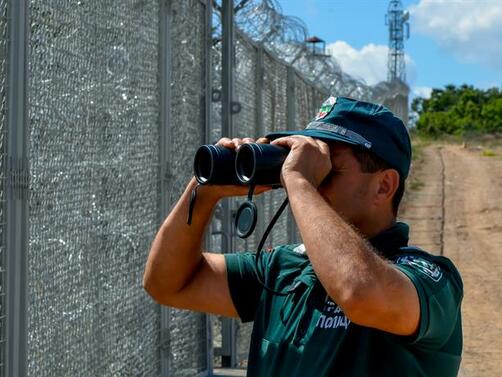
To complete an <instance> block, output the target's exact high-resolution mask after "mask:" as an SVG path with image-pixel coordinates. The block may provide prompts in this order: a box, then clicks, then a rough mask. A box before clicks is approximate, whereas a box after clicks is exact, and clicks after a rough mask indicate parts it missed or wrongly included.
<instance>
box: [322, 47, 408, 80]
mask: <svg viewBox="0 0 502 377" xmlns="http://www.w3.org/2000/svg"><path fill="white" fill-rule="evenodd" d="M326 50H327V52H328V53H329V54H330V55H332V56H333V57H334V58H335V59H336V60H337V61H338V63H339V64H340V67H341V68H342V70H343V71H344V72H346V73H348V74H349V75H351V76H355V77H357V78H362V79H364V81H366V83H367V84H369V85H375V84H376V83H378V82H380V81H386V80H387V55H388V47H387V46H385V45H376V44H373V43H370V44H368V45H366V46H363V47H362V48H361V49H360V50H358V49H355V48H354V47H352V46H351V45H349V44H348V43H347V42H345V41H336V42H335V43H331V44H329V45H328V46H327V47H326ZM405 64H406V75H407V81H408V83H410V84H413V82H414V81H415V79H416V65H415V62H413V60H412V59H411V58H410V57H409V56H408V55H405Z"/></svg>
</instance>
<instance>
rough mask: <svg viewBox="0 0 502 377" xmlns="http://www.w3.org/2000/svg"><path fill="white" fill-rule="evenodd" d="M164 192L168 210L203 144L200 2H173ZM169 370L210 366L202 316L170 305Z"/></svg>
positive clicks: (188, 371) (180, 372) (186, 372)
mask: <svg viewBox="0 0 502 377" xmlns="http://www.w3.org/2000/svg"><path fill="white" fill-rule="evenodd" d="M171 7H172V8H171V14H172V19H171V25H170V32H171V43H172V45H171V51H172V58H171V72H170V75H171V77H170V81H169V82H170V98H171V100H170V109H169V130H168V133H169V134H168V156H169V157H168V158H169V161H168V177H167V179H168V193H169V203H170V207H171V208H172V207H173V206H174V205H175V204H176V202H177V201H178V199H179V198H180V196H181V194H182V193H183V191H184V189H185V188H186V185H187V184H188V182H189V180H190V179H191V177H192V176H193V171H192V166H193V163H192V162H193V157H194V155H195V152H196V151H197V148H198V147H199V146H200V145H202V144H204V108H205V107H204V106H205V105H204V88H205V85H204V83H205V73H204V52H205V48H206V46H205V39H204V38H205V7H204V5H203V4H202V3H201V2H200V1H198V0H185V1H173V2H172V4H171ZM169 330H170V331H169V332H170V339H169V353H170V355H169V357H170V368H169V373H170V375H171V376H173V377H178V376H186V377H192V376H196V375H197V374H198V373H199V372H202V371H204V370H206V369H207V368H208V365H207V356H206V355H207V352H209V350H208V349H207V341H206V332H207V328H206V315H205V314H202V313H196V312H191V311H187V310H177V309H170V328H169Z"/></svg>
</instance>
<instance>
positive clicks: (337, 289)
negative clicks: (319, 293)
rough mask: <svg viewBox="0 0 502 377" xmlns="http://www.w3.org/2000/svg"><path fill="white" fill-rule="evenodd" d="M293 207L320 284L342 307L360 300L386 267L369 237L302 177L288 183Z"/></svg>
mask: <svg viewBox="0 0 502 377" xmlns="http://www.w3.org/2000/svg"><path fill="white" fill-rule="evenodd" d="M287 191H288V197H289V202H290V205H291V209H292V211H293V215H294V217H295V220H296V223H297V225H298V228H299V230H300V233H301V236H302V239H303V241H304V243H305V248H306V249H307V252H308V256H309V259H310V261H311V263H312V266H313V268H314V271H315V272H316V275H317V276H318V278H319V280H320V281H321V284H322V285H323V287H324V288H325V289H326V292H327V293H328V294H329V295H330V297H331V298H332V299H333V300H335V301H336V302H337V303H338V305H340V306H341V307H342V309H344V310H345V309H347V308H346V307H345V308H344V306H349V305H351V304H352V303H353V302H355V301H358V299H359V298H360V295H361V294H363V293H365V292H367V290H368V289H369V287H372V285H374V283H375V282H376V281H377V280H378V279H377V276H381V274H382V273H384V271H383V270H384V269H385V268H386V265H385V262H384V261H383V260H382V259H381V258H380V257H379V256H377V255H376V254H375V253H374V252H373V251H372V250H371V249H370V247H369V246H368V244H367V243H366V241H365V240H364V239H363V238H362V237H361V236H360V235H359V234H358V233H357V232H356V231H355V230H354V229H353V228H352V227H351V226H350V225H349V224H347V223H346V222H345V221H344V220H343V219H342V218H341V217H340V215H338V214H337V213H336V211H335V210H333V209H332V208H331V207H330V206H329V204H328V203H327V202H326V201H325V200H324V198H323V197H322V196H321V195H320V194H319V192H318V191H317V189H316V188H315V187H314V186H312V184H311V183H310V182H308V181H307V180H305V179H303V178H295V179H294V180H292V181H290V182H289V183H288V184H287Z"/></svg>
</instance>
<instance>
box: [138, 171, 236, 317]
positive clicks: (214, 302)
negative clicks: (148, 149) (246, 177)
mask: <svg viewBox="0 0 502 377" xmlns="http://www.w3.org/2000/svg"><path fill="white" fill-rule="evenodd" d="M195 186H196V181H195V179H194V178H193V179H192V180H191V181H190V183H189V184H188V186H187V188H186V189H185V192H184V193H183V195H182V196H181V198H180V200H179V201H178V203H177V204H176V206H175V207H174V208H173V210H172V211H171V213H170V214H169V216H168V217H167V219H166V220H165V221H164V223H163V224H162V226H161V228H160V229H159V231H158V233H157V235H156V237H155V239H154V241H153V243H152V247H151V250H150V254H149V256H148V260H147V263H146V267H145V272H144V276H143V286H144V288H145V290H146V291H147V292H148V293H149V294H150V296H152V298H153V299H155V301H157V302H158V303H159V304H162V305H169V306H174V307H178V308H183V309H190V310H197V311H204V312H211V313H216V314H221V315H226V316H236V310H235V308H234V306H233V303H232V300H231V298H230V293H229V290H228V285H227V280H226V268H225V260H224V257H223V255H221V254H212V253H202V252H201V248H202V238H203V234H204V231H205V229H206V227H207V226H208V224H209V221H210V219H211V215H212V211H213V208H214V206H215V205H216V204H217V202H218V197H217V196H215V195H214V194H212V193H211V192H210V191H208V190H206V189H205V187H199V189H198V193H197V204H196V208H195V210H194V212H193V216H192V223H191V225H188V224H187V222H186V219H187V214H188V206H189V200H190V193H191V191H192V189H193V188H194V187H195Z"/></svg>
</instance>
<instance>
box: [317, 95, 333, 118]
mask: <svg viewBox="0 0 502 377" xmlns="http://www.w3.org/2000/svg"><path fill="white" fill-rule="evenodd" d="M335 104H336V97H333V96H331V97H329V98H328V99H327V100H326V101H324V102H323V103H322V105H321V108H320V109H319V112H318V113H317V115H316V116H315V120H319V119H323V118H325V117H326V115H328V114H329V113H330V112H331V110H333V107H334V106H335Z"/></svg>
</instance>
